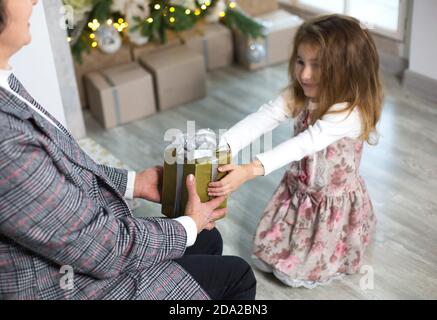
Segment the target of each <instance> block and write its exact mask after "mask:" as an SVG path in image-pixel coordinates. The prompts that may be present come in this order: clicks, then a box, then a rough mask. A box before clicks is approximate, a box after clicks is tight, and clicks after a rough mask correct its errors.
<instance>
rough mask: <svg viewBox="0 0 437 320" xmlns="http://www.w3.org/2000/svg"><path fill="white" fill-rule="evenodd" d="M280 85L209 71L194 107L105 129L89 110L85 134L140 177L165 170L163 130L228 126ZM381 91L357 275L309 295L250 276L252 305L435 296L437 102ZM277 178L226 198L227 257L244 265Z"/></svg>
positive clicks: (257, 76) (254, 75)
mask: <svg viewBox="0 0 437 320" xmlns="http://www.w3.org/2000/svg"><path fill="white" fill-rule="evenodd" d="M286 83H287V66H286V65H285V64H281V65H277V66H274V67H271V68H268V69H265V70H261V71H258V72H248V71H245V70H243V69H241V68H240V67H236V66H234V67H229V68H224V69H221V70H218V71H214V72H210V73H209V75H208V96H207V97H206V98H204V99H202V100H200V101H196V102H193V103H190V104H187V105H184V106H181V107H178V108H175V109H173V110H170V111H166V112H162V113H159V114H156V115H154V116H151V117H149V118H146V119H143V120H140V121H136V122H133V123H130V124H127V125H124V126H121V127H117V128H114V129H111V130H107V131H105V130H103V129H102V127H101V126H100V125H99V124H97V123H96V122H95V121H94V119H93V118H92V117H91V116H90V114H89V113H88V112H86V113H85V118H86V125H87V133H88V136H89V137H90V138H92V139H94V140H95V141H97V142H98V143H99V144H101V145H102V146H103V147H105V148H106V149H108V150H109V151H110V152H111V153H113V154H114V155H115V156H116V157H117V158H119V159H121V160H122V161H123V162H124V163H125V164H127V165H128V166H129V167H131V168H133V169H135V170H141V169H143V168H145V167H149V166H153V165H155V164H162V161H163V150H164V148H165V146H166V144H167V142H165V141H164V139H163V137H164V133H165V132H166V130H167V129H169V128H178V129H181V130H184V131H186V127H187V123H186V121H187V120H194V121H196V128H197V129H200V128H211V129H215V130H218V129H220V128H223V129H226V128H229V127H230V126H232V125H233V124H234V123H236V122H237V121H239V120H241V119H242V118H243V117H244V116H246V115H247V114H249V113H251V112H253V111H255V110H257V109H258V107H259V106H260V105H261V104H262V103H263V102H266V101H268V100H270V99H272V98H274V97H275V96H276V95H277V94H278V93H279V91H280V90H281V89H282V88H283V87H284V86H285V85H286ZM384 86H385V103H384V111H383V115H382V119H381V122H380V124H379V132H380V133H381V139H380V143H379V144H378V145H377V146H376V147H371V146H368V145H366V147H365V152H364V157H363V160H362V165H361V173H362V176H363V177H364V179H365V180H366V182H367V186H368V189H369V192H370V195H371V197H372V200H373V205H374V207H375V211H376V214H377V217H378V227H377V231H376V234H375V237H374V240H373V242H372V243H371V245H370V247H369V249H368V251H367V254H366V258H365V262H364V268H363V270H362V271H363V273H362V274H356V275H352V276H348V277H346V278H344V279H342V280H337V281H334V282H332V283H331V284H329V285H327V286H324V287H319V288H316V289H312V290H309V289H304V288H302V289H293V288H288V287H286V286H284V285H282V284H281V283H279V282H278V281H277V280H276V279H275V278H273V277H272V276H271V275H269V274H264V273H261V272H258V271H255V274H256V277H257V280H258V288H257V299H437V197H436V193H437V129H436V126H437V105H435V104H432V103H429V102H426V101H424V100H421V99H420V98H418V97H415V96H413V95H411V94H409V93H408V91H405V90H404V89H403V88H402V86H401V85H400V83H399V80H398V79H396V78H395V77H392V76H389V75H385V76H384ZM291 125H292V124H291V123H288V124H284V125H282V126H280V127H279V128H278V129H276V130H275V131H274V133H273V143H274V145H275V144H278V143H280V142H281V141H284V140H285V139H287V138H289V137H290V135H291V130H292V129H291ZM282 174H283V169H282V170H278V171H277V172H274V173H273V174H271V175H269V176H267V177H262V178H259V179H257V180H254V181H251V182H249V183H247V184H246V185H244V186H243V187H241V188H240V189H239V190H238V191H237V192H235V193H234V194H232V196H231V199H230V201H229V208H230V210H229V214H228V216H227V217H226V218H225V219H224V220H222V221H220V222H219V223H218V229H219V230H220V231H221V233H222V235H223V238H224V253H225V254H231V255H239V256H241V257H243V258H244V259H246V260H247V261H249V262H250V259H249V257H250V249H251V244H252V237H253V234H254V232H255V228H256V225H257V223H258V220H259V218H260V215H261V213H262V210H263V209H264V207H265V205H266V203H267V202H268V200H269V198H270V197H271V195H272V193H273V191H274V190H275V188H276V186H277V184H278V182H279V180H280V178H281V176H282ZM134 214H135V215H138V216H159V215H160V206H158V205H155V204H150V203H147V202H145V201H141V206H140V208H138V209H136V210H135V211H134ZM372 280H373V281H372ZM360 283H361V284H365V286H362V285H361V286H360Z"/></svg>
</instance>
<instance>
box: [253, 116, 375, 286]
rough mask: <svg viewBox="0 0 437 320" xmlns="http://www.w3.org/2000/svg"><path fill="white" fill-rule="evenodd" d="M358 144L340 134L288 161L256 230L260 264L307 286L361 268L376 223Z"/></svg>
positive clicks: (302, 124)
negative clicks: (320, 148) (362, 171)
mask: <svg viewBox="0 0 437 320" xmlns="http://www.w3.org/2000/svg"><path fill="white" fill-rule="evenodd" d="M310 116H311V112H310V110H309V108H306V109H304V111H302V112H301V113H300V114H299V115H298V116H297V117H296V119H295V125H294V131H295V134H296V135H297V134H298V133H300V132H302V131H304V130H305V129H307V128H308V124H309V121H310ZM362 150H363V142H362V141H360V140H357V139H351V138H343V139H340V140H338V141H336V142H334V143H333V144H331V145H329V146H328V147H327V148H325V149H324V150H321V151H319V152H317V153H315V154H313V155H311V156H307V157H305V158H303V159H302V160H301V161H298V162H293V163H292V164H291V165H290V167H289V168H288V170H287V171H286V173H285V174H284V176H283V178H282V180H281V182H280V184H279V186H278V188H277V190H276V191H275V193H274V195H273V198H272V199H271V201H270V202H269V204H268V205H267V207H266V209H265V211H264V213H263V215H262V218H261V220H260V222H259V225H258V228H257V231H256V234H255V239H254V246H253V258H254V263H255V265H256V266H257V267H258V268H259V269H261V270H263V271H267V272H273V273H274V275H275V276H276V277H277V278H278V279H280V280H281V281H282V282H284V283H285V284H287V285H289V286H293V287H300V286H304V287H307V288H313V287H316V286H318V285H320V284H325V283H327V282H330V281H331V280H333V279H335V278H338V277H341V276H343V275H345V274H353V273H357V272H359V268H360V264H361V261H362V259H363V254H364V251H365V248H366V246H367V244H368V243H369V237H370V235H371V234H372V231H373V230H374V228H375V225H376V218H375V215H374V213H373V207H372V204H371V201H370V198H369V195H368V193H367V190H366V186H365V184H364V181H363V179H362V178H361V177H360V175H359V167H360V160H361V154H362Z"/></svg>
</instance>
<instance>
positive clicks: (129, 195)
mask: <svg viewBox="0 0 437 320" xmlns="http://www.w3.org/2000/svg"><path fill="white" fill-rule="evenodd" d="M12 73H13V69H12V68H10V69H7V70H4V69H0V86H1V87H2V88H4V89H6V90H8V91H9V92H10V93H12V94H13V95H14V96H16V97H17V98H19V99H20V100H22V101H23V102H25V103H26V104H27V105H28V106H29V108H31V109H32V110H34V111H35V112H37V113H38V114H39V115H41V116H42V117H43V118H44V119H46V120H47V121H48V122H50V123H51V124H52V125H54V126H55V127H56V128H57V129H58V130H61V129H60V128H59V127H58V126H57V125H56V124H55V123H54V122H53V121H52V120H51V119H50V118H49V117H47V116H46V115H45V114H44V113H43V112H41V111H40V110H39V109H38V108H36V107H35V106H34V105H33V104H31V103H30V102H29V101H27V100H26V99H24V98H23V97H22V96H20V95H19V94H18V93H16V92H15V91H14V90H12V89H11V87H10V86H9V82H8V78H9V76H10V75H11V74H12ZM135 177H136V173H135V171H129V172H128V176H127V186H126V192H125V194H124V197H125V198H126V199H133V194H134V185H135ZM174 220H176V221H178V222H179V223H181V224H182V226H183V227H184V229H185V231H186V233H187V247H190V246H192V245H193V244H194V243H195V242H196V239H197V226H196V223H195V222H194V220H193V219H192V218H191V217H187V216H183V217H178V218H176V219H174Z"/></svg>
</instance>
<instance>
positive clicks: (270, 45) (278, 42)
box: [235, 10, 303, 70]
mask: <svg viewBox="0 0 437 320" xmlns="http://www.w3.org/2000/svg"><path fill="white" fill-rule="evenodd" d="M257 21H258V22H260V23H261V24H262V25H263V26H264V32H265V38H259V39H257V40H251V39H249V38H247V37H245V36H244V35H242V34H241V33H239V32H236V33H235V41H236V44H235V45H236V48H237V49H236V52H237V60H238V62H239V64H241V65H243V66H244V67H245V68H247V69H249V70H256V69H260V68H263V67H266V66H269V65H273V64H277V63H281V62H286V61H288V60H289V59H290V57H291V52H292V49H293V40H294V36H295V34H296V32H297V30H298V28H299V27H300V25H301V24H302V23H303V20H302V19H301V18H299V17H298V16H295V15H292V14H290V13H288V12H287V11H284V10H277V11H274V12H271V13H268V14H265V15H262V16H259V17H257ZM253 47H255V48H256V47H257V48H261V49H263V50H264V54H263V55H260V58H259V60H258V61H253V60H251V59H250V58H249V52H250V50H251V48H253Z"/></svg>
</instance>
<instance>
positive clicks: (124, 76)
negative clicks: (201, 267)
mask: <svg viewBox="0 0 437 320" xmlns="http://www.w3.org/2000/svg"><path fill="white" fill-rule="evenodd" d="M237 3H238V5H239V6H240V8H241V9H242V10H244V11H245V12H246V13H247V14H249V15H252V16H254V17H256V19H257V20H258V22H259V23H261V24H262V25H263V26H264V34H265V37H263V38H259V39H256V40H253V39H249V38H247V37H246V36H244V35H242V34H240V33H238V32H236V31H234V32H232V31H231V30H230V29H229V28H228V27H226V26H224V25H223V24H220V23H199V24H197V25H196V27H195V28H193V29H192V30H189V31H184V32H180V33H175V32H172V31H167V42H166V43H165V44H160V43H156V42H148V43H146V44H145V45H142V46H137V45H133V44H124V45H123V46H122V47H121V48H120V49H119V50H118V51H117V52H116V53H114V54H105V53H103V52H101V51H100V50H98V49H94V50H92V51H91V53H89V54H86V55H83V62H82V63H77V64H76V66H75V70H76V77H77V82H78V88H79V93H80V97H81V102H82V105H83V106H88V107H89V108H90V111H91V112H92V113H93V115H94V116H95V118H96V119H97V120H98V121H99V122H100V123H101V124H102V125H103V126H104V127H105V128H112V127H114V126H117V125H120V124H124V123H128V122H130V121H133V120H137V119H140V118H143V117H146V116H150V115H152V114H154V113H155V112H157V111H162V110H167V109H170V108H174V107H176V106H179V105H182V104H184V103H188V102H191V101H194V100H196V99H201V98H203V97H205V95H206V73H205V72H206V71H212V70H215V69H217V68H222V67H227V66H229V65H232V63H233V62H234V57H236V59H237V61H238V63H239V64H241V65H243V66H244V67H246V68H247V69H248V70H256V69H259V68H262V67H266V66H269V65H272V64H276V63H282V62H285V61H287V60H288V59H289V56H290V52H291V49H292V40H293V37H294V34H295V32H296V31H297V29H298V27H299V26H300V24H301V23H302V20H300V19H299V18H298V17H296V16H294V15H291V14H289V13H288V12H286V11H283V10H279V9H278V8H279V6H278V2H277V1H276V0H237ZM259 49H261V51H262V52H261V54H259V52H256V50H259ZM254 50H255V51H254ZM253 54H255V57H256V54H258V57H256V58H258V60H257V59H253V57H254V55H253ZM132 97H135V99H133V98H132ZM139 100H141V101H142V102H141V103H139V102H138V101H139Z"/></svg>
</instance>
